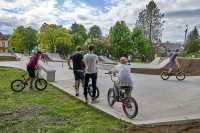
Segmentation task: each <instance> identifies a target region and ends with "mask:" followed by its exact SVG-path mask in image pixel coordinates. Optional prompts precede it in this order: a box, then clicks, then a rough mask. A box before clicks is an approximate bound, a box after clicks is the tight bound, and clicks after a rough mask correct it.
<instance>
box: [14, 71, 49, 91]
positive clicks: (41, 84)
mask: <svg viewBox="0 0 200 133" xmlns="http://www.w3.org/2000/svg"><path fill="white" fill-rule="evenodd" d="M39 72H40V70H39V69H38V70H36V71H35V73H36V77H35V79H34V81H33V83H34V86H35V88H36V89H37V90H39V91H43V90H45V89H46V88H47V85H48V83H47V81H46V80H45V79H43V78H41V77H40V76H39ZM26 77H27V74H24V75H22V79H16V80H13V81H12V82H11V90H12V91H14V92H21V91H23V90H24V89H25V88H26V86H28V83H25V80H26Z"/></svg>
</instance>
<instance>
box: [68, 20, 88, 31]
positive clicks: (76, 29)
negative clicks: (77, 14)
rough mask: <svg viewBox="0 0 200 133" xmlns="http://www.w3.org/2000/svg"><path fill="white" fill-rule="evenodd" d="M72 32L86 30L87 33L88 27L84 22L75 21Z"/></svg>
mask: <svg viewBox="0 0 200 133" xmlns="http://www.w3.org/2000/svg"><path fill="white" fill-rule="evenodd" d="M71 32H72V34H74V33H80V32H85V33H86V29H85V27H84V26H83V25H82V24H78V23H76V22H75V23H73V24H72V26H71Z"/></svg>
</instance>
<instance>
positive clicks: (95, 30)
mask: <svg viewBox="0 0 200 133" xmlns="http://www.w3.org/2000/svg"><path fill="white" fill-rule="evenodd" d="M89 37H90V38H91V39H97V38H98V39H100V38H101V37H102V32H101V29H100V27H99V26H97V25H93V26H92V27H91V28H90V30H89Z"/></svg>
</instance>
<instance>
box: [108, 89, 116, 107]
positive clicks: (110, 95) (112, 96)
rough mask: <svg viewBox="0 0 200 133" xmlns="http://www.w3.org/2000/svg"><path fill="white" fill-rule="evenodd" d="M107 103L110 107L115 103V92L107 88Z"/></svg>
mask: <svg viewBox="0 0 200 133" xmlns="http://www.w3.org/2000/svg"><path fill="white" fill-rule="evenodd" d="M107 101H108V104H109V106H110V107H112V106H113V105H114V103H115V92H114V89H113V88H109V90H108V95H107Z"/></svg>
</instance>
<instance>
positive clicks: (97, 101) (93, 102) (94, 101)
mask: <svg viewBox="0 0 200 133" xmlns="http://www.w3.org/2000/svg"><path fill="white" fill-rule="evenodd" d="M91 103H92V104H95V103H99V100H97V99H96V98H92V101H91Z"/></svg>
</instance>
